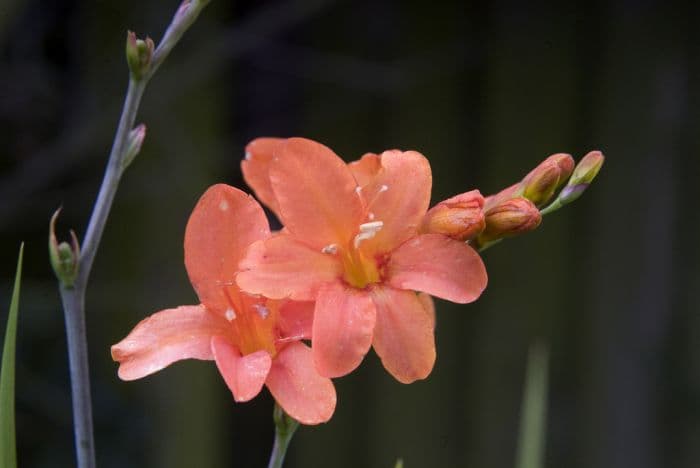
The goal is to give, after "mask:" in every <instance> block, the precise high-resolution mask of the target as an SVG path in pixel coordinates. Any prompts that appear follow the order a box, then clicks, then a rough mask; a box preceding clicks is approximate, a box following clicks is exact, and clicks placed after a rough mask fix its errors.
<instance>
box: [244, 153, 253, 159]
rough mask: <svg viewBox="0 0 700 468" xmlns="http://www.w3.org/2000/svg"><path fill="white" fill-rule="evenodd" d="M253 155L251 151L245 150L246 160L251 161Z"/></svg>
mask: <svg viewBox="0 0 700 468" xmlns="http://www.w3.org/2000/svg"><path fill="white" fill-rule="evenodd" d="M252 157H253V155H252V154H250V151H246V152H245V160H246V161H250V158H252Z"/></svg>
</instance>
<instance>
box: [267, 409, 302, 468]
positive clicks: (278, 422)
mask: <svg viewBox="0 0 700 468" xmlns="http://www.w3.org/2000/svg"><path fill="white" fill-rule="evenodd" d="M272 417H273V419H274V420H275V443H274V445H273V446H272V454H270V463H268V465H267V468H282V463H284V456H285V454H286V453H287V447H289V442H290V441H291V440H292V436H293V435H294V432H295V431H296V430H297V428H298V427H299V421H297V420H296V419H294V418H292V417H291V416H289V415H288V414H287V413H285V412H284V410H283V409H282V408H281V407H280V406H279V405H278V404H277V403H275V409H274V412H273V415H272Z"/></svg>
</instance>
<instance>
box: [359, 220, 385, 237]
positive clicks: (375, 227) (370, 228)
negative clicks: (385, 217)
mask: <svg viewBox="0 0 700 468" xmlns="http://www.w3.org/2000/svg"><path fill="white" fill-rule="evenodd" d="M383 227H384V222H383V221H372V222H369V223H364V224H360V232H371V233H372V235H374V234H376V233H377V232H379V230H380V229H381V228H383Z"/></svg>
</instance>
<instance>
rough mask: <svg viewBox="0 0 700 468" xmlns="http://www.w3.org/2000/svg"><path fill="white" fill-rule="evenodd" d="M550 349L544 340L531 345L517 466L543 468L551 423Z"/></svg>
mask: <svg viewBox="0 0 700 468" xmlns="http://www.w3.org/2000/svg"><path fill="white" fill-rule="evenodd" d="M548 361H549V354H548V352H547V348H546V347H545V346H544V345H542V344H541V343H535V344H533V345H532V346H531V347H530V352H529V353H528V358H527V375H526V376H525V389H524V390H523V403H522V405H523V406H522V409H521V417H520V440H519V441H518V455H517V457H518V458H517V461H516V465H515V466H516V467H517V468H542V466H543V456H544V442H545V434H546V431H547V429H546V423H547V375H548V366H549V363H548Z"/></svg>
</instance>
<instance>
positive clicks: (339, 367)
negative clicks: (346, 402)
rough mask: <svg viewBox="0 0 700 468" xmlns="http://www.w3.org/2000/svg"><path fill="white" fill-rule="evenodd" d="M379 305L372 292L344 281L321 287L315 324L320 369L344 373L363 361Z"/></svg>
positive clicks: (332, 373)
mask: <svg viewBox="0 0 700 468" xmlns="http://www.w3.org/2000/svg"><path fill="white" fill-rule="evenodd" d="M375 321H376V309H375V307H374V303H373V302H372V299H371V298H370V296H369V294H368V293H366V292H365V291H358V290H356V289H351V288H348V287H347V286H345V285H344V284H342V283H340V282H335V283H330V284H328V285H326V286H324V287H323V288H321V290H320V292H319V294H318V299H317V300H316V309H315V310H314V325H313V347H312V350H313V354H314V362H315V363H316V369H317V370H318V373H319V374H321V375H323V376H325V377H341V376H343V375H345V374H348V373H350V372H352V371H353V370H354V369H355V368H356V367H357V366H359V365H360V362H362V359H363V358H364V357H365V354H367V351H369V347H370V346H371V344H372V333H373V331H374V323H375Z"/></svg>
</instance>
